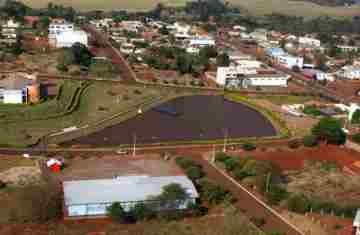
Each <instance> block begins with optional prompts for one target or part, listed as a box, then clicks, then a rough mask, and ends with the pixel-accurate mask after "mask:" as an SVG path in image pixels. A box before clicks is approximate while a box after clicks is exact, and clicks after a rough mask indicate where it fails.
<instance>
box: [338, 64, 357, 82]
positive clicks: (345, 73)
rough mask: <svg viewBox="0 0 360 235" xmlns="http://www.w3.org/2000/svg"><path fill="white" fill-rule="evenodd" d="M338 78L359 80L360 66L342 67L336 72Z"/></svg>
mask: <svg viewBox="0 0 360 235" xmlns="http://www.w3.org/2000/svg"><path fill="white" fill-rule="evenodd" d="M337 75H338V77H339V78H343V79H350V80H353V79H360V66H344V67H342V69H341V70H339V71H338V72H337Z"/></svg>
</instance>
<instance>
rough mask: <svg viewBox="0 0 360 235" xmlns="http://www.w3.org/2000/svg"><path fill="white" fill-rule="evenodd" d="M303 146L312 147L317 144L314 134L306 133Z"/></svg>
mask: <svg viewBox="0 0 360 235" xmlns="http://www.w3.org/2000/svg"><path fill="white" fill-rule="evenodd" d="M303 143H304V146H305V147H314V146H316V145H317V138H316V136H314V135H307V136H305V137H304V138H303Z"/></svg>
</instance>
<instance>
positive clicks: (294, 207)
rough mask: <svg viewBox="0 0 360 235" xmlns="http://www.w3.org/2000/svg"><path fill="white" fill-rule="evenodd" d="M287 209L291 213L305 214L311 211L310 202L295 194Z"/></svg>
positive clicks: (301, 195) (303, 196)
mask: <svg viewBox="0 0 360 235" xmlns="http://www.w3.org/2000/svg"><path fill="white" fill-rule="evenodd" d="M287 207H288V209H289V210H290V211H293V212H296V213H305V212H307V211H308V210H309V207H310V202H309V200H308V199H307V198H306V197H305V195H303V194H293V195H292V196H290V198H289V199H288V201H287Z"/></svg>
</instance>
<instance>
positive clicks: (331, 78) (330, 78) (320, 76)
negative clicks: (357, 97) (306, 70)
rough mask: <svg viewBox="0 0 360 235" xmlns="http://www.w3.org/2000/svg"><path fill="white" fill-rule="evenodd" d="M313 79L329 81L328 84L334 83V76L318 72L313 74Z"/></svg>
mask: <svg viewBox="0 0 360 235" xmlns="http://www.w3.org/2000/svg"><path fill="white" fill-rule="evenodd" d="M315 78H316V80H318V81H324V80H326V81H329V82H333V81H335V76H334V74H332V73H324V72H320V71H319V72H317V73H316V74H315Z"/></svg>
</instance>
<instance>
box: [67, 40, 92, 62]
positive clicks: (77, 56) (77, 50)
mask: <svg viewBox="0 0 360 235" xmlns="http://www.w3.org/2000/svg"><path fill="white" fill-rule="evenodd" d="M71 51H72V53H73V55H74V63H75V64H79V65H81V66H86V67H88V66H89V65H90V64H91V58H92V55H91V53H90V51H89V50H88V48H87V47H86V46H85V45H83V44H81V43H79V42H77V43H75V44H74V45H72V47H71Z"/></svg>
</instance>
